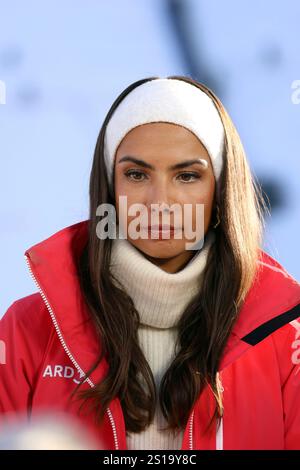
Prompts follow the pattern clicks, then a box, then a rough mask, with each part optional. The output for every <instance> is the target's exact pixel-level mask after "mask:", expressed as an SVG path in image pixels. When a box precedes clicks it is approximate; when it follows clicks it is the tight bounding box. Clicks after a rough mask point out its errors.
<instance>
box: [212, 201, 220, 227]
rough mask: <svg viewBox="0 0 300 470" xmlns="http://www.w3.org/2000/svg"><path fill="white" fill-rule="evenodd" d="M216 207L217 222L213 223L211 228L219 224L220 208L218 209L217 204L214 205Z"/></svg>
mask: <svg viewBox="0 0 300 470" xmlns="http://www.w3.org/2000/svg"><path fill="white" fill-rule="evenodd" d="M216 209H217V223H216V224H215V225H213V228H217V226H218V225H219V224H220V222H221V220H220V209H219V206H218V205H217V206H216Z"/></svg>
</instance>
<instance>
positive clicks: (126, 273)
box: [110, 230, 215, 450]
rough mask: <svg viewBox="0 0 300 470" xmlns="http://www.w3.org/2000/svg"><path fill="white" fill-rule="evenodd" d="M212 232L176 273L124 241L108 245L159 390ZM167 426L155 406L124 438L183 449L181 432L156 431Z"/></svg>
mask: <svg viewBox="0 0 300 470" xmlns="http://www.w3.org/2000/svg"><path fill="white" fill-rule="evenodd" d="M214 240H215V233H214V231H213V230H209V231H208V232H207V234H206V235H205V241H204V245H203V247H202V248H201V250H198V251H196V252H195V254H194V256H193V257H192V258H191V260H190V261H189V262H188V264H187V265H186V266H185V267H184V268H183V269H182V270H180V271H178V272H176V273H167V272H166V271H164V270H163V269H161V268H160V267H158V266H156V265H155V264H154V263H152V262H151V261H149V260H148V259H147V258H146V257H145V256H144V255H143V254H142V253H141V252H140V251H139V250H138V249H136V248H135V247H134V246H133V245H132V244H131V243H130V242H129V241H128V240H127V239H119V238H116V239H114V240H113V241H112V252H111V264H110V269H111V272H112V273H113V275H114V276H115V277H116V278H117V280H118V281H119V282H120V283H121V284H122V285H123V287H124V288H125V290H126V292H127V293H128V294H129V295H130V297H131V298H132V300H133V302H134V305H135V307H136V309H137V311H138V312H139V315H140V320H141V322H140V326H139V329H138V338H139V342H140V346H141V348H142V350H143V352H144V355H145V357H146V359H147V361H148V363H149V365H150V367H151V370H152V372H153V376H154V379H155V383H156V387H157V391H158V390H159V385H160V382H161V379H162V377H163V375H164V373H165V371H166V370H167V368H168V367H169V365H170V364H171V362H172V359H173V358H174V355H175V347H174V345H175V341H176V337H177V327H176V325H177V323H178V320H179V318H180V316H181V314H182V313H183V311H184V309H185V307H186V306H187V305H188V303H189V301H190V300H191V298H192V296H193V295H194V294H195V293H196V292H197V291H198V289H199V287H200V285H201V275H202V273H203V270H204V268H205V265H206V261H207V255H208V253H209V249H210V246H211V244H212V243H213V242H214ZM165 425H166V421H165V418H164V416H163V415H162V413H161V411H160V407H159V404H158V403H157V406H156V415H155V418H154V421H153V422H152V423H151V425H150V426H148V428H147V429H145V430H144V431H143V432H140V433H130V434H129V436H128V437H127V447H128V449H163V450H168V449H173V450H174V449H181V445H182V438H183V430H182V431H180V432H179V433H177V435H175V436H174V434H173V433H171V432H168V431H161V430H160V428H161V427H164V426H165Z"/></svg>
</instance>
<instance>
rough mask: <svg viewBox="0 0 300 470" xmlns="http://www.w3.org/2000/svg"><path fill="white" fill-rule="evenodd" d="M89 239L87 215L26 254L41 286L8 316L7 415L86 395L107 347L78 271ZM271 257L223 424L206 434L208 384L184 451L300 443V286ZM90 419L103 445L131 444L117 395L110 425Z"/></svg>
mask: <svg viewBox="0 0 300 470" xmlns="http://www.w3.org/2000/svg"><path fill="white" fill-rule="evenodd" d="M86 240H87V221H82V222H79V223H77V224H74V225H72V226H70V227H66V228H64V229H62V230H60V231H59V232H57V233H55V234H54V235H52V236H50V237H49V238H47V239H46V240H43V241H42V242H40V243H38V244H36V245H34V246H33V247H31V248H29V249H28V250H26V252H25V256H26V259H27V263H28V267H29V270H30V273H31V275H32V277H33V279H34V281H35V283H36V286H37V288H38V291H39V292H36V293H34V294H31V295H28V296H26V297H23V298H21V299H18V300H16V301H15V302H13V303H12V305H11V306H10V307H9V308H8V310H7V312H6V314H5V315H4V316H3V318H2V320H1V322H0V324H1V329H0V345H1V352H2V354H1V355H0V356H1V358H2V361H1V360H0V362H5V364H1V365H0V370H1V381H0V413H1V417H0V422H3V421H4V420H5V417H7V416H12V415H15V416H17V415H18V413H21V412H24V411H25V412H27V413H28V415H30V414H31V415H32V416H34V415H35V413H38V412H39V411H40V410H42V409H44V408H47V409H48V410H49V409H50V410H52V411H53V412H54V411H55V410H59V411H62V412H64V411H65V412H67V413H69V414H70V415H74V416H75V415H76V414H77V410H78V408H79V403H80V402H71V403H70V401H69V396H70V393H71V392H72V391H73V390H74V387H75V386H76V383H78V379H79V378H80V377H83V376H84V373H85V372H86V371H87V370H88V369H89V368H90V366H91V365H92V364H93V363H94V361H95V360H96V358H97V356H98V354H99V352H100V346H99V341H98V340H97V336H96V333H95V329H94V327H93V323H92V320H91V317H90V315H89V312H88V310H87V307H86V304H85V302H84V300H83V296H82V293H81V290H80V286H79V283H78V277H77V275H76V273H77V272H76V265H75V260H76V259H78V256H79V254H80V251H81V250H82V248H83V246H84V243H85V241H86ZM262 255H263V257H262V261H259V262H258V263H260V264H261V270H260V274H259V275H258V276H257V278H256V280H255V282H254V283H253V286H252V288H251V290H250V291H249V293H248V295H247V298H246V301H245V303H244V305H243V308H242V309H241V311H240V314H239V317H238V320H237V322H236V323H235V326H234V328H233V330H232V332H231V335H230V337H229V340H228V342H227V346H226V349H225V352H224V354H223V357H222V360H221V365H220V368H219V370H220V375H221V380H222V384H223V388H224V391H223V403H224V415H223V420H222V425H221V427H220V429H219V431H218V432H216V427H215V426H214V427H213V429H212V432H210V433H209V434H203V431H204V429H205V426H206V424H207V423H208V421H207V420H208V419H209V417H210V416H211V414H209V411H210V413H212V411H213V409H214V403H215V402H214V397H213V395H212V393H211V390H210V388H208V387H207V388H206V389H205V390H204V392H203V393H202V394H201V395H200V396H199V397H198V399H197V401H196V403H195V405H194V406H193V409H192V410H191V412H190V417H189V420H188V423H187V426H186V428H185V432H184V436H183V441H182V446H181V449H182V450H188V449H225V450H226V449H234V450H235V449H300V373H299V371H300V284H299V283H298V282H297V281H296V280H295V279H293V278H292V277H291V276H290V275H289V274H288V273H287V272H286V271H285V269H284V268H283V267H282V266H281V265H280V264H279V263H278V262H277V261H275V260H274V259H273V258H272V257H270V256H269V255H268V254H266V253H265V252H263V251H262ZM4 346H5V349H6V350H5V351H4ZM4 352H5V353H6V358H5V359H6V360H5V361H4ZM107 368H108V364H107V362H105V360H103V361H102V362H101V364H100V365H99V366H98V367H97V369H96V370H95V371H94V372H93V373H92V374H91V376H90V378H88V379H87V381H86V382H85V383H84V385H83V386H82V387H83V388H89V387H93V386H94V384H95V383H96V382H98V381H100V380H101V379H102V378H103V377H104V376H105V374H106V371H107ZM80 420H81V422H82V423H84V424H85V425H86V426H87V427H88V429H89V430H90V431H92V433H93V435H94V436H95V437H96V439H97V441H98V442H99V448H100V449H101V448H105V449H109V450H112V449H126V434H125V423H124V416H123V413H122V409H121V405H120V401H119V399H118V398H117V397H116V398H114V399H113V400H112V401H111V403H110V405H109V407H108V408H107V410H106V413H105V419H104V422H103V424H102V425H101V426H97V425H96V424H95V423H94V417H93V416H92V415H91V414H86V413H83V414H82V415H80Z"/></svg>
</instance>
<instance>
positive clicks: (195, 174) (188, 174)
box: [179, 172, 200, 183]
mask: <svg viewBox="0 0 300 470" xmlns="http://www.w3.org/2000/svg"><path fill="white" fill-rule="evenodd" d="M180 176H183V177H188V178H190V177H193V178H194V180H193V181H195V180H197V179H200V175H199V174H198V173H191V172H189V173H187V172H185V173H181V174H180V175H179V177H180ZM182 181H184V182H185V183H189V182H190V181H191V180H189V181H186V180H182Z"/></svg>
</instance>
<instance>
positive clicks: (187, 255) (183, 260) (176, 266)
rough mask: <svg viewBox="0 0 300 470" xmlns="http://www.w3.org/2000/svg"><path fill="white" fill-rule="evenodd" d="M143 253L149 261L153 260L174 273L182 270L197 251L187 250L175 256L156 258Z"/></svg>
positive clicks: (152, 261)
mask: <svg viewBox="0 0 300 470" xmlns="http://www.w3.org/2000/svg"><path fill="white" fill-rule="evenodd" d="M143 255H144V256H145V258H146V259H147V260H148V261H151V263H153V264H155V265H156V266H158V267H159V268H161V269H163V270H164V271H165V272H167V273H170V274H174V273H177V272H178V271H181V269H183V268H184V267H185V266H186V265H187V263H188V262H189V261H190V260H191V259H192V258H193V256H194V255H195V252H194V251H191V250H189V251H188V250H186V251H184V252H183V253H180V254H179V255H177V256H173V257H172V258H155V257H153V256H149V255H147V254H146V253H143Z"/></svg>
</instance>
